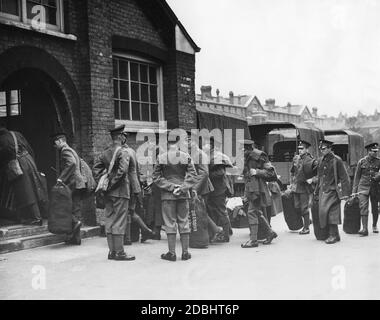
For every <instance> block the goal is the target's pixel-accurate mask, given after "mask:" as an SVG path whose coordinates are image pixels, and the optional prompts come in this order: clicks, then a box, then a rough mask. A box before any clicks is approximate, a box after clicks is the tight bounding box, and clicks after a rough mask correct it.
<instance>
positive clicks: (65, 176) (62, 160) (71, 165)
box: [58, 146, 86, 190]
mask: <svg viewBox="0 0 380 320" xmlns="http://www.w3.org/2000/svg"><path fill="white" fill-rule="evenodd" d="M58 179H61V180H62V182H63V183H64V184H66V185H67V186H68V187H69V188H70V189H71V190H81V189H85V188H86V183H85V181H84V179H83V176H82V174H81V173H80V162H79V157H78V154H77V153H76V151H75V150H74V149H72V148H70V147H69V146H64V147H63V148H62V149H61V150H60V152H59V177H58Z"/></svg>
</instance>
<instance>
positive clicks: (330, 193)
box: [291, 140, 380, 244]
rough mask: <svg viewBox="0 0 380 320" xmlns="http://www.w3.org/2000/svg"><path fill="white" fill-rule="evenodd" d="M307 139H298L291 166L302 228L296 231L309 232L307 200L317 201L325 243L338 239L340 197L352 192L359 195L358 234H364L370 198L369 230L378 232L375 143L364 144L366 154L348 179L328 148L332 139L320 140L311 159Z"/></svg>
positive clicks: (379, 174)
mask: <svg viewBox="0 0 380 320" xmlns="http://www.w3.org/2000/svg"><path fill="white" fill-rule="evenodd" d="M310 145H311V144H310V143H309V142H307V141H300V144H299V146H298V150H299V154H298V155H297V156H296V157H295V159H294V163H293V167H292V177H293V185H292V186H291V188H292V192H293V194H294V206H295V208H296V210H298V212H299V214H300V215H302V217H303V220H304V228H303V229H302V231H301V232H300V234H302V235H304V234H309V233H310V230H309V225H310V211H309V207H310V203H311V202H312V201H317V202H318V216H319V227H320V228H325V227H328V235H329V236H328V238H327V239H326V240H325V241H326V243H327V244H333V243H336V242H338V241H340V236H339V231H338V225H339V224H341V223H342V221H341V200H343V199H349V198H350V197H353V196H358V198H359V208H360V216H361V225H362V228H361V230H360V231H359V235H360V236H368V211H369V210H368V209H369V200H371V207H372V215H373V232H374V233H378V229H377V220H378V202H379V199H380V194H379V191H380V190H379V185H378V183H379V181H380V172H379V170H380V159H379V158H377V153H378V151H379V150H378V144H377V143H370V144H368V145H367V146H366V147H365V148H366V150H367V153H368V154H367V156H366V157H364V158H363V159H361V160H360V161H359V162H358V164H357V168H356V171H355V176H354V180H353V182H352V188H351V181H350V178H349V175H348V173H347V170H346V168H345V166H344V163H343V161H342V159H341V158H340V157H338V156H337V155H335V154H334V152H333V151H332V146H333V142H331V141H328V140H321V141H320V145H319V148H320V151H321V153H322V156H321V157H320V158H319V159H314V158H313V157H312V156H311V154H310V153H309V147H310Z"/></svg>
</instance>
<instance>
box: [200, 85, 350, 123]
mask: <svg viewBox="0 0 380 320" xmlns="http://www.w3.org/2000/svg"><path fill="white" fill-rule="evenodd" d="M196 106H197V110H199V111H202V112H209V113H213V114H220V115H225V116H228V117H232V118H236V119H241V120H243V121H247V124H248V125H251V124H259V123H262V122H265V121H285V122H292V123H303V124H306V125H310V126H315V127H318V128H320V129H322V130H323V129H331V128H336V129H342V128H346V127H347V124H346V118H344V117H337V118H335V117H327V116H321V115H319V114H318V109H317V108H315V107H313V108H309V107H308V106H306V105H294V104H291V103H288V104H287V105H286V106H278V105H276V101H275V99H267V100H265V103H264V104H262V103H261V101H260V100H259V98H258V97H257V96H254V95H238V96H236V95H234V93H233V92H232V91H231V92H230V93H229V96H228V97H222V96H221V95H220V91H219V90H218V89H217V90H216V95H213V94H212V87H211V86H202V87H201V93H200V94H197V96H196Z"/></svg>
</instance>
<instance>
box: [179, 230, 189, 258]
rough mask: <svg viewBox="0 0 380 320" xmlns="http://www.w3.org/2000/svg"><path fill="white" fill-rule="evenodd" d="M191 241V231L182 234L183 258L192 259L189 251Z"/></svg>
mask: <svg viewBox="0 0 380 320" xmlns="http://www.w3.org/2000/svg"><path fill="white" fill-rule="evenodd" d="M189 242H190V234H189V233H183V234H181V245H182V260H189V259H191V254H190V253H189Z"/></svg>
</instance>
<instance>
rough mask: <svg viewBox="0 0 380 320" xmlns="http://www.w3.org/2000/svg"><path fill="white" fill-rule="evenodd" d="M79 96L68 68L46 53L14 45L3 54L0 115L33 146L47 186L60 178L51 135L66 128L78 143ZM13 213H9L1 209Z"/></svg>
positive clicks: (8, 125)
mask: <svg viewBox="0 0 380 320" xmlns="http://www.w3.org/2000/svg"><path fill="white" fill-rule="evenodd" d="M78 101H79V99H78V97H77V93H76V89H75V86H74V85H73V83H72V81H71V78H70V77H69V75H68V74H67V72H66V70H65V69H64V67H63V66H62V65H61V64H59V62H58V61H57V60H56V59H55V58H54V57H52V56H51V55H49V54H48V53H47V52H45V51H43V50H41V49H38V48H31V47H15V48H12V49H10V50H8V51H6V52H5V53H3V54H1V55H0V117H1V120H2V122H5V124H6V127H7V128H8V129H9V130H15V131H19V132H21V133H22V134H23V135H24V136H25V138H26V139H27V140H28V142H29V143H30V145H31V146H32V148H33V150H34V154H35V160H36V164H37V167H38V169H39V171H41V172H43V173H44V174H45V175H46V177H47V182H48V188H49V190H50V188H51V187H52V186H53V185H54V183H55V181H56V173H55V171H54V170H55V168H56V158H57V157H56V151H55V149H54V148H53V146H52V143H51V139H50V135H52V134H53V133H54V132H57V131H65V132H66V133H67V134H68V137H69V142H70V143H74V144H80V137H79V135H78V134H76V133H78V132H79V131H80V130H78V128H80V123H79V122H80V117H79V116H78V113H79V103H78ZM2 214H3V215H6V216H7V219H8V218H9V212H5V211H4V210H0V219H1V218H2Z"/></svg>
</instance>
